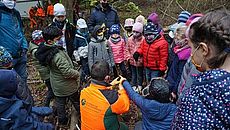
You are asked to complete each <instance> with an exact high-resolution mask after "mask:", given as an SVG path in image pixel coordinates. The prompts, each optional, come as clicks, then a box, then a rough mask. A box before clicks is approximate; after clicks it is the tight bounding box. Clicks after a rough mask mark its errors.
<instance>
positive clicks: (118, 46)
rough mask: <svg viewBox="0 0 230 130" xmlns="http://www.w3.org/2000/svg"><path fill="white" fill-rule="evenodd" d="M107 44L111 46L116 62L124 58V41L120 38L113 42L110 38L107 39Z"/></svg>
mask: <svg viewBox="0 0 230 130" xmlns="http://www.w3.org/2000/svg"><path fill="white" fill-rule="evenodd" d="M108 43H109V45H110V46H111V48H112V52H113V58H114V62H115V63H116V64H118V63H121V62H123V61H124V60H125V41H124V39H123V38H121V41H120V42H118V43H113V42H112V41H111V39H109V40H108Z"/></svg>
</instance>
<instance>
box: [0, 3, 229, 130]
mask: <svg viewBox="0 0 230 130" xmlns="http://www.w3.org/2000/svg"><path fill="white" fill-rule="evenodd" d="M15 4H16V0H1V2H0V104H1V105H0V117H1V118H0V129H28V130H30V129H38V130H46V129H47V130H50V129H54V126H53V124H50V123H47V122H44V121H43V120H42V118H43V117H45V116H48V115H50V114H51V113H54V112H53V110H52V109H51V107H50V103H51V101H52V100H54V102H55V103H54V104H55V105H54V106H55V110H56V112H55V113H56V114H57V118H58V120H57V121H58V123H57V124H58V125H59V127H60V128H63V129H68V125H69V117H68V114H67V113H66V105H67V102H68V101H71V103H72V105H73V107H74V108H75V110H76V111H77V113H76V114H77V115H78V116H79V117H80V123H78V126H79V125H80V128H81V129H82V130H92V129H98V130H101V129H107V130H117V129H120V130H128V126H127V125H126V124H125V123H124V122H122V121H121V120H119V118H120V117H121V116H120V115H122V114H124V113H126V112H128V111H129V108H130V100H132V101H133V102H134V103H135V104H136V105H137V106H138V108H139V109H140V112H141V113H142V118H141V120H140V121H138V122H136V124H135V128H134V129H135V130H155V129H164V130H168V129H176V130H177V129H208V130H209V129H210V130H213V129H221V130H228V129H229V128H230V114H229V113H230V62H229V60H230V56H229V53H230V11H228V10H226V9H217V10H213V11H210V12H208V13H206V14H201V13H195V14H190V13H189V12H188V11H182V12H181V13H180V14H179V15H178V20H177V22H176V23H175V24H172V25H170V26H168V27H167V28H163V27H162V26H161V21H160V18H159V16H158V14H157V13H156V12H153V13H151V14H150V15H149V16H148V17H147V18H145V17H144V16H142V15H139V14H137V15H138V16H137V17H136V18H127V19H126V20H125V22H124V26H123V24H122V23H120V21H119V16H118V14H117V11H116V10H115V9H114V8H113V7H112V6H110V5H109V2H108V1H107V0H99V4H98V5H97V6H96V7H95V9H94V10H93V11H92V13H91V15H90V17H89V19H88V20H87V22H86V20H85V19H83V18H80V19H78V20H77V22H76V26H74V25H73V24H72V23H71V22H70V21H69V20H68V19H67V18H66V9H65V7H64V6H63V5H62V4H61V3H56V4H55V5H54V8H53V13H52V12H51V13H50V12H49V13H50V15H51V16H52V17H53V19H52V22H51V23H50V25H48V26H47V27H45V28H44V29H43V30H34V31H33V33H32V36H31V37H32V40H31V41H30V42H29V43H28V42H27V40H26V38H25V35H24V32H23V26H22V21H21V17H20V13H19V12H18V11H17V10H16V9H15ZM50 5H51V3H50ZM122 32H124V33H122ZM166 32H168V33H166ZM166 35H167V36H166ZM27 54H30V55H31V56H32V63H33V65H34V66H35V67H36V69H37V70H38V71H39V74H40V76H41V79H42V80H43V81H44V83H45V85H46V86H47V89H48V92H47V96H46V100H45V102H44V106H41V107H35V106H34V100H33V97H32V95H31V92H30V89H29V87H28V85H27V77H28V75H27V70H26V63H27ZM76 65H78V66H81V69H80V70H77V69H76ZM77 115H76V116H77Z"/></svg>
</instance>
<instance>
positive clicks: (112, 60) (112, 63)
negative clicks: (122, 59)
mask: <svg viewBox="0 0 230 130" xmlns="http://www.w3.org/2000/svg"><path fill="white" fill-rule="evenodd" d="M108 47H109V50H108V53H109V59H110V61H111V65H112V66H115V63H114V57H113V52H112V48H111V46H110V44H109V43H108Z"/></svg>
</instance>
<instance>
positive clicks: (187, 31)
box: [185, 17, 201, 38]
mask: <svg viewBox="0 0 230 130" xmlns="http://www.w3.org/2000/svg"><path fill="white" fill-rule="evenodd" d="M200 18H201V17H196V18H194V19H193V20H192V21H191V23H190V24H189V26H188V28H187V29H186V32H185V36H186V37H187V38H188V37H189V30H190V27H191V25H192V24H193V23H195V22H197V21H198V20H199V19H200Z"/></svg>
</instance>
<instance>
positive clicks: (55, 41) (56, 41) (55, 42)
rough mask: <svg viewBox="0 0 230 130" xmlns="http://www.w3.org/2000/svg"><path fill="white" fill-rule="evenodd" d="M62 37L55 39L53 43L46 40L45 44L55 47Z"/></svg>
mask: <svg viewBox="0 0 230 130" xmlns="http://www.w3.org/2000/svg"><path fill="white" fill-rule="evenodd" d="M61 37H62V36H58V37H55V38H54V40H53V41H51V40H48V42H47V44H48V45H50V46H53V45H57V43H58V41H59V40H60V39H61Z"/></svg>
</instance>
